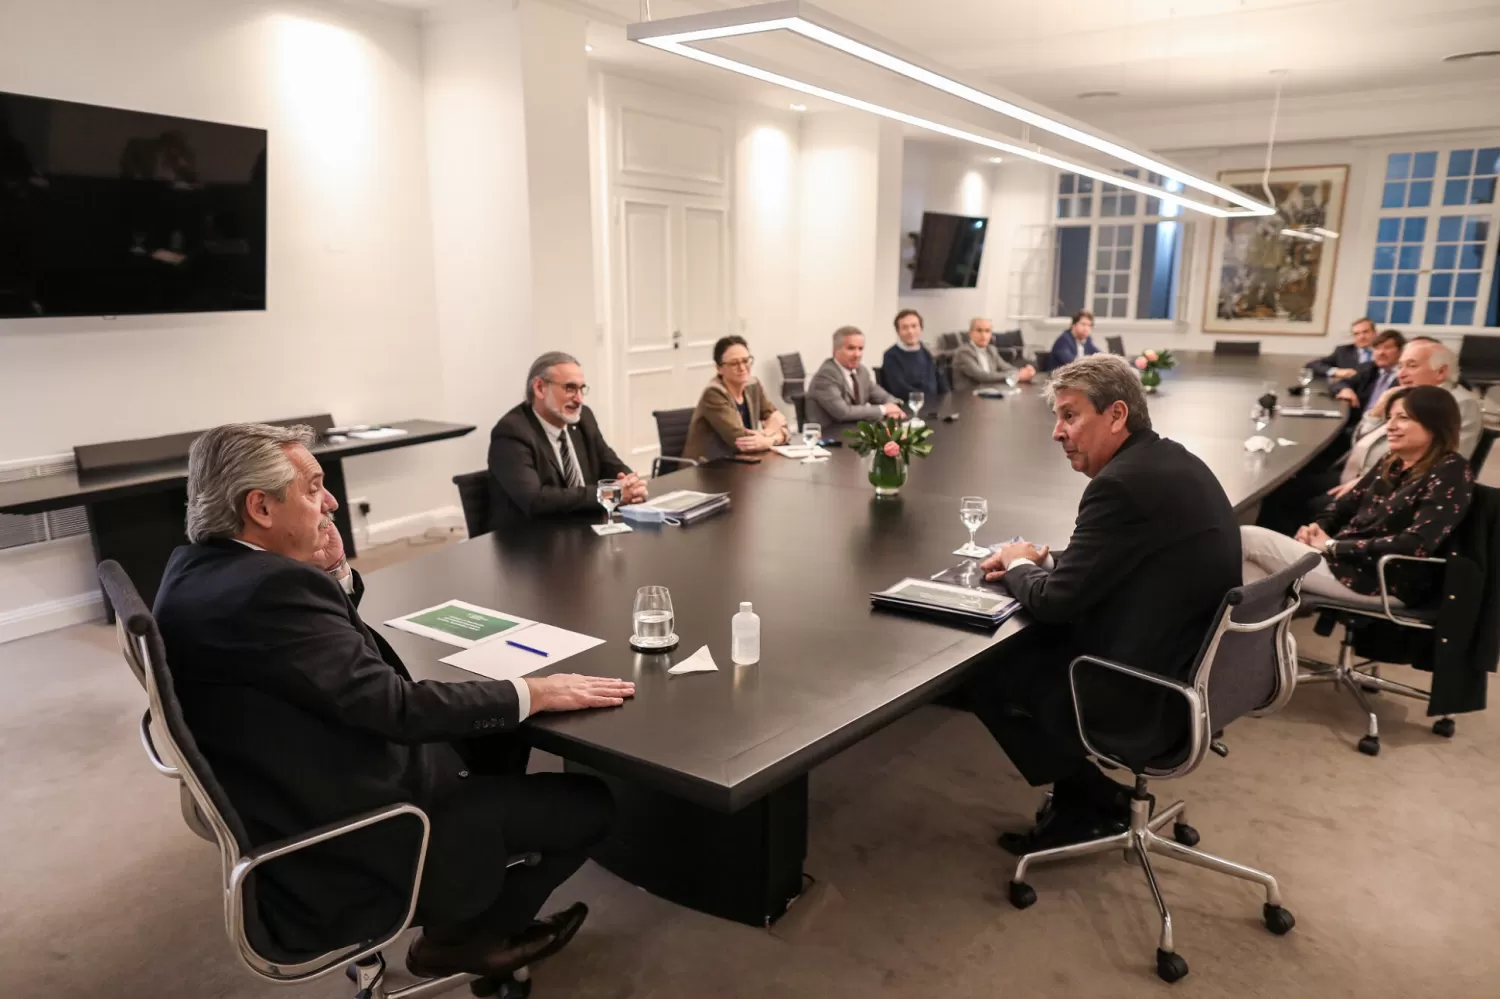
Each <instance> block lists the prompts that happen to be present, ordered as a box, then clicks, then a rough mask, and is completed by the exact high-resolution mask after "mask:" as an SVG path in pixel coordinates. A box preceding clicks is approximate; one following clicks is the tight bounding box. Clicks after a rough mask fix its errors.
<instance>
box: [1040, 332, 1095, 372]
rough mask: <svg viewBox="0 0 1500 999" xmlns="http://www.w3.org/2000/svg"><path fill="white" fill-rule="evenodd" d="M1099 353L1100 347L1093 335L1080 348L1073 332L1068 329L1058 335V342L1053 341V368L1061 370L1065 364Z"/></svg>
mask: <svg viewBox="0 0 1500 999" xmlns="http://www.w3.org/2000/svg"><path fill="white" fill-rule="evenodd" d="M1097 353H1099V345H1098V344H1097V343H1095V342H1094V337H1093V335H1092V334H1090V336H1089V338H1088V339H1087V340H1085V341H1083V344H1082V346H1080V345H1079V343H1078V338H1077V337H1075V336H1074V335H1073V331H1072V330H1071V329H1066V330H1063V331H1062V332H1061V333H1059V334H1058V336H1057V339H1056V340H1053V341H1052V367H1054V368H1060V367H1062V366H1063V365H1064V364H1072V363H1073V362H1074V361H1076V360H1078V359H1079V358H1080V357H1084V356H1087V355H1089V354H1097Z"/></svg>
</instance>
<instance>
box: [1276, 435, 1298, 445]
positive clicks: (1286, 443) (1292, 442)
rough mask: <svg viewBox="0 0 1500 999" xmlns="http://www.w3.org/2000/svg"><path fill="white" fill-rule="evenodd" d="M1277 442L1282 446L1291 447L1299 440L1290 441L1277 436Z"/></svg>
mask: <svg viewBox="0 0 1500 999" xmlns="http://www.w3.org/2000/svg"><path fill="white" fill-rule="evenodd" d="M1276 443H1277V444H1280V445H1281V446H1282V447H1291V446H1292V445H1293V444H1295V443H1297V442H1296V441H1289V440H1287V439H1286V438H1285V437H1278V438H1276Z"/></svg>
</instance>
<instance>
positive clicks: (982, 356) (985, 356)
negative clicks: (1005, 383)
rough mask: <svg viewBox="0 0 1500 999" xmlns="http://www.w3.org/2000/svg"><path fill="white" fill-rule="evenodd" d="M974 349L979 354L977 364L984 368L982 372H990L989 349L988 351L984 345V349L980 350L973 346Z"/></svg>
mask: <svg viewBox="0 0 1500 999" xmlns="http://www.w3.org/2000/svg"><path fill="white" fill-rule="evenodd" d="M974 349H975V351H977V352H978V354H979V366H980V367H981V368H983V369H984V373H985V374H989V373H990V351H989V348H988V347H986V348H984V349H982V350H981V349H980V348H978V347H975V348H974Z"/></svg>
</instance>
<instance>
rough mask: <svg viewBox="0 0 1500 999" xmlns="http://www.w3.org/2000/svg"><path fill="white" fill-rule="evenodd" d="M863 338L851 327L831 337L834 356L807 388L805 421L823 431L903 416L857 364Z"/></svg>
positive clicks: (888, 395)
mask: <svg viewBox="0 0 1500 999" xmlns="http://www.w3.org/2000/svg"><path fill="white" fill-rule="evenodd" d="M864 355H865V335H864V334H863V333H861V332H860V331H859V330H858V329H856V328H855V327H853V326H840V327H839V328H838V330H837V332H835V333H834V334H833V356H832V357H830V358H829V359H828V360H826V361H824V362H823V366H822V367H820V368H818V371H817V373H816V374H814V375H813V377H812V382H811V383H810V384H809V385H808V386H807V421H808V422H809V423H817V424H819V425H821V426H822V427H823V428H824V429H825V430H827V429H828V428H829V427H836V426H839V425H842V424H849V423H854V422H856V421H858V420H881V419H884V418H885V417H887V416H894V417H896V418H897V419H898V420H899V419H901V418H902V417H903V416H905V415H906V414H905V413H904V412H902V410H901V407H900V406H898V405H896V399H895V397H894V396H892V395H891V394H890V393H889V392H887V391H886V390H885V389H883V388H881V387H880V386H879V385H877V384H875V376H874V375H872V374H871V373H870V369H869V368H867V367H865V366H864V365H863V364H861V363H860V359H861V358H863V357H864Z"/></svg>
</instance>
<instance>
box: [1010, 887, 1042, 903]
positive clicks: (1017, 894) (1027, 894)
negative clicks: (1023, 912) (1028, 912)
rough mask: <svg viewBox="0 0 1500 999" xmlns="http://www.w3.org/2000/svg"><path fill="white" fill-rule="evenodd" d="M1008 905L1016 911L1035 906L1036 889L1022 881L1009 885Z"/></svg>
mask: <svg viewBox="0 0 1500 999" xmlns="http://www.w3.org/2000/svg"><path fill="white" fill-rule="evenodd" d="M1010 904H1011V905H1013V906H1015V907H1016V908H1017V909H1029V908H1031V907H1032V906H1033V905H1036V889H1035V888H1033V887H1031V885H1029V884H1027V883H1026V882H1024V881H1012V882H1011V883H1010Z"/></svg>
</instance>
